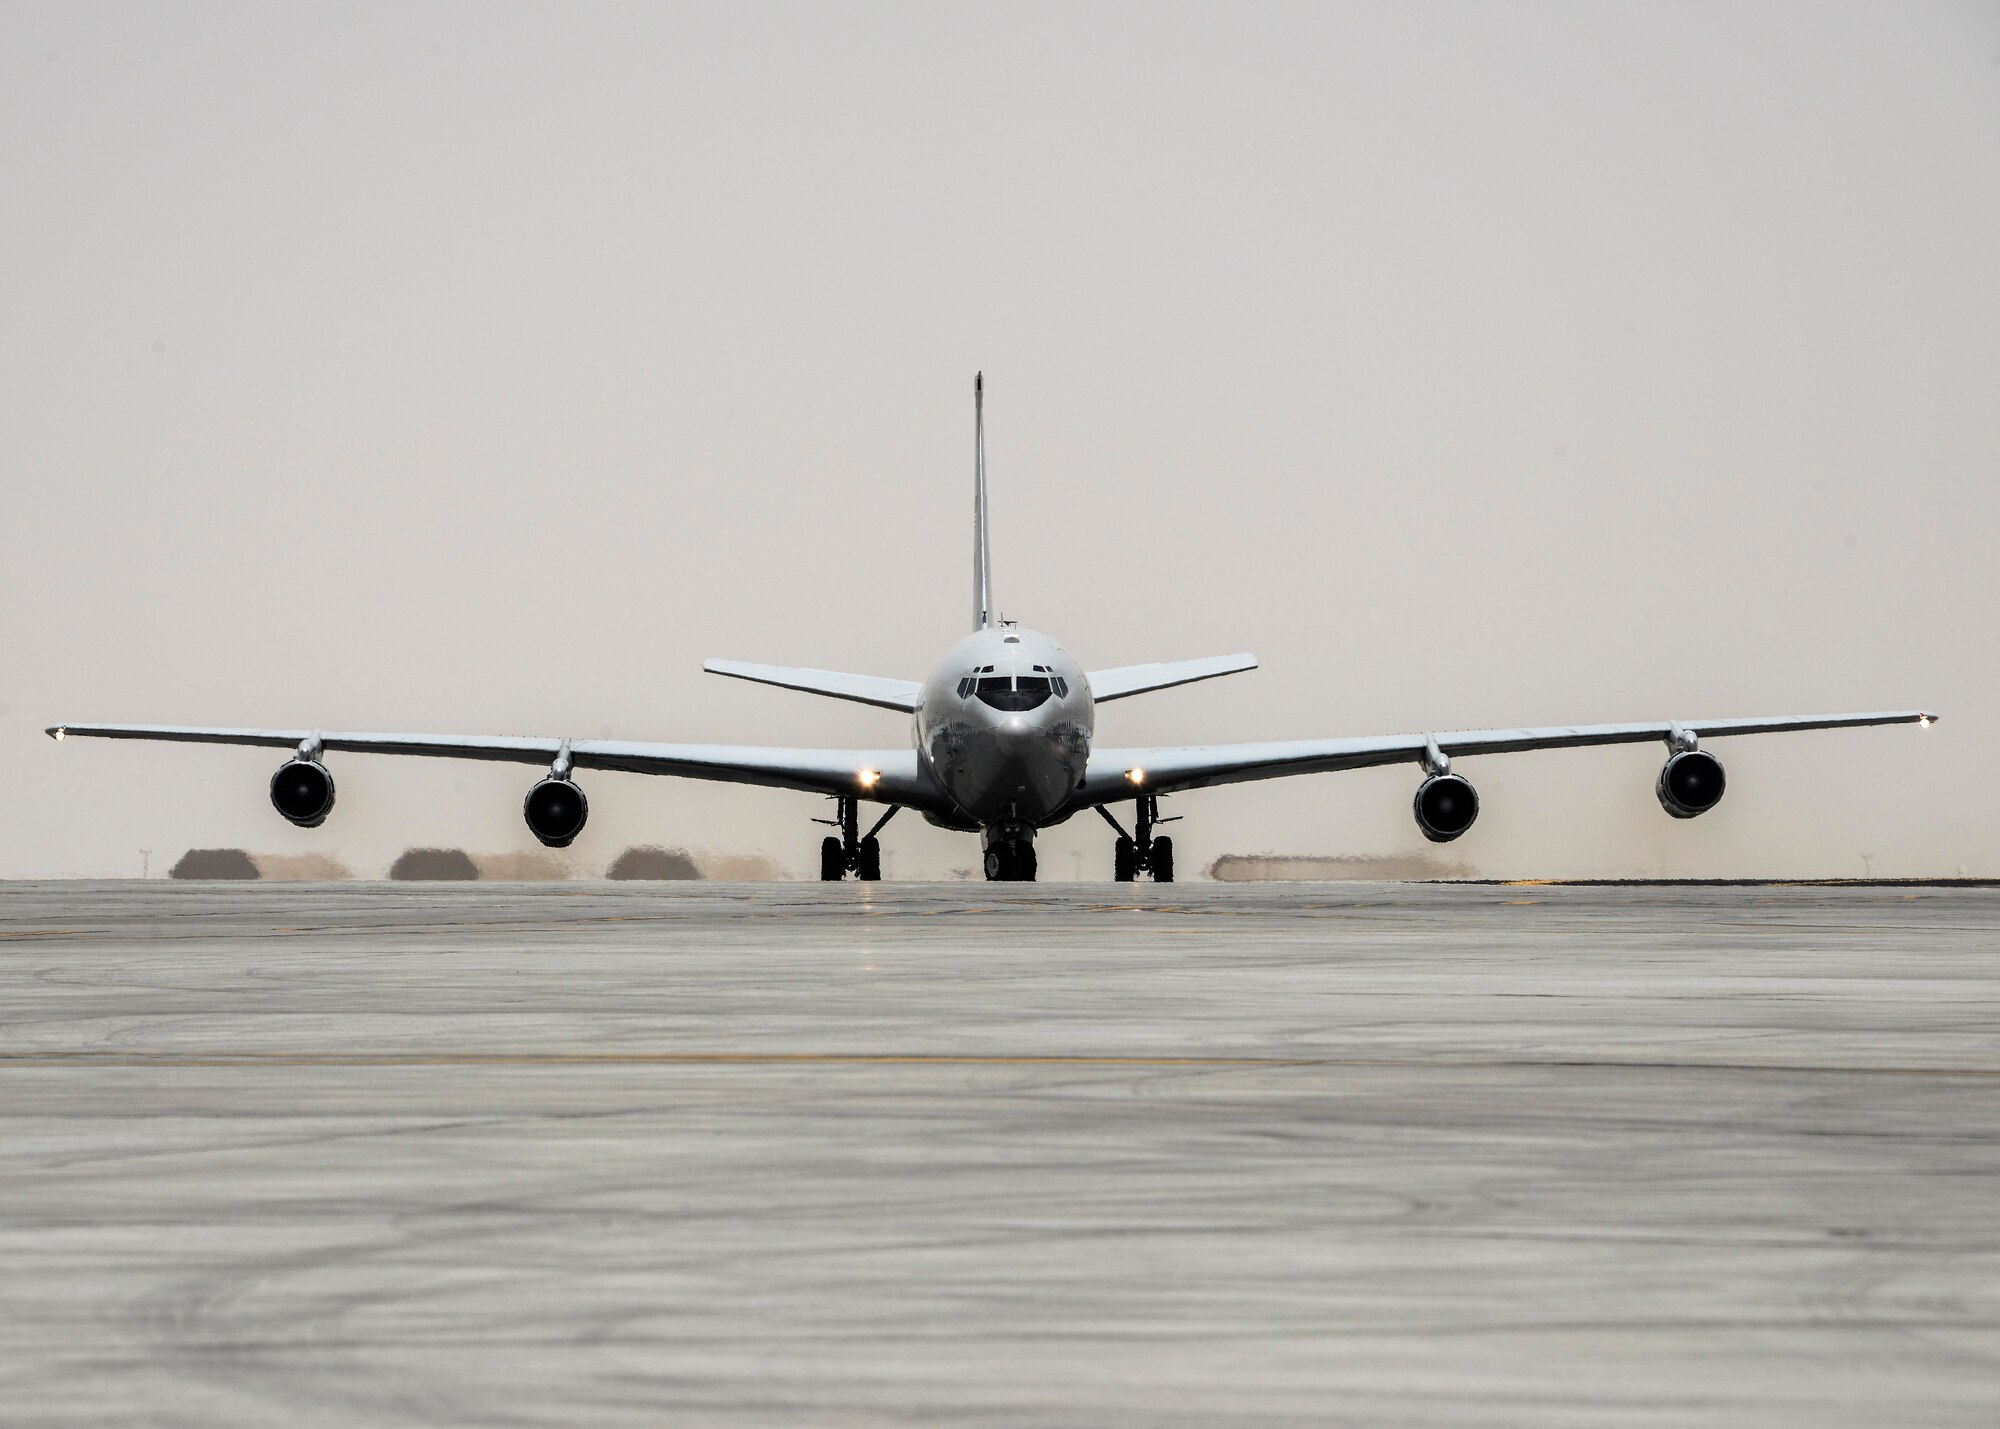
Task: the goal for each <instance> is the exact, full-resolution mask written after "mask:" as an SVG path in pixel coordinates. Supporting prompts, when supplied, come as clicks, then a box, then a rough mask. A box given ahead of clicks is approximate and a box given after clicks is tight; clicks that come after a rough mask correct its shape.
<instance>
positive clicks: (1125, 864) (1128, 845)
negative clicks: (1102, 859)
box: [1111, 834, 1139, 883]
mask: <svg viewBox="0 0 2000 1429" xmlns="http://www.w3.org/2000/svg"><path fill="white" fill-rule="evenodd" d="M1138 866H1139V860H1138V856H1137V854H1136V853H1134V851H1133V848H1132V840H1130V839H1128V838H1126V837H1125V836H1124V835H1123V834H1120V835H1119V836H1118V842H1117V843H1115V844H1113V845H1112V846H1111V877H1112V880H1113V881H1114V882H1117V883H1130V882H1131V881H1132V878H1133V874H1134V872H1135V871H1136V870H1137V868H1138Z"/></svg>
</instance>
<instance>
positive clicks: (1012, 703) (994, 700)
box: [975, 675, 1050, 714]
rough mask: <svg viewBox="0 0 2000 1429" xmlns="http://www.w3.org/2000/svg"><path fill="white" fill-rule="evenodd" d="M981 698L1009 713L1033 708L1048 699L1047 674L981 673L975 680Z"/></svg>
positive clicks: (976, 690) (997, 708)
mask: <svg viewBox="0 0 2000 1429" xmlns="http://www.w3.org/2000/svg"><path fill="white" fill-rule="evenodd" d="M975 692H976V693H977V694H978V696H979V698H980V699H982V700H984V701H985V702H986V703H987V704H989V705H991V706H993V708H994V709H996V710H1004V711H1006V712H1007V713H1009V714H1014V713H1018V712H1019V711H1021V710H1031V709H1033V708H1034V707H1035V706H1036V705H1039V704H1041V703H1042V702H1043V701H1044V700H1046V699H1048V697H1049V694H1050V688H1049V677H1048V676H1047V675H981V676H979V677H978V679H977V681H976V682H975Z"/></svg>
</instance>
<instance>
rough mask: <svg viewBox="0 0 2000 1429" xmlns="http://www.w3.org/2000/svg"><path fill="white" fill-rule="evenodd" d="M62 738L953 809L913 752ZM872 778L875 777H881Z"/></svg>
mask: <svg viewBox="0 0 2000 1429" xmlns="http://www.w3.org/2000/svg"><path fill="white" fill-rule="evenodd" d="M48 732H49V734H50V735H51V736H52V737H53V738H56V739H75V738H88V739H148V740H167V741H178V742H182V743H191V744H247V745H260V746H266V747H269V748H272V749H297V748H298V747H299V746H300V745H301V744H304V743H305V742H306V741H308V740H318V741H319V747H320V749H321V750H323V751H326V752H329V753H336V754H348V753H352V754H416V755H424V756H427V757H429V758H433V759H497V760H502V761H505V762H509V763H514V764H551V763H553V762H554V761H555V759H556V757H557V756H558V755H559V754H560V753H561V752H562V749H563V746H564V744H565V743H567V744H568V746H569V754H570V760H571V763H572V765H573V767H575V768H579V769H616V770H621V771H624V772H626V773H630V774H674V775H679V776H680V777H682V778H685V779H714V780H720V781H722V782H725V783H731V784H762V785H767V786H769V787H771V788H775V789H800V790H803V791H805V792H807V793H811V794H838V795H847V796H851V797H855V798H860V799H867V800H873V801H874V802H877V803H883V804H907V805H909V806H910V807H912V808H915V809H919V810H924V809H936V810H939V811H941V812H948V811H949V810H950V809H951V801H950V800H949V799H948V798H946V796H945V794H944V791H943V790H941V789H939V788H938V787H937V785H936V784H935V783H934V782H932V780H931V778H930V776H929V775H928V774H926V773H925V772H924V771H923V769H922V768H920V767H919V765H918V761H917V754H916V751H915V750H913V749H774V748H765V747H762V746H757V745H741V744H645V743H638V742H632V741H626V740H616V739H574V740H569V741H564V740H561V739H548V738H541V737H535V736H516V735H451V734H349V733H343V732H340V731H336V730H310V729H215V728H207V727H201V726H192V725H161V724H59V725H52V726H51V727H50V728H49V731H48ZM868 776H873V777H872V778H870V777H868Z"/></svg>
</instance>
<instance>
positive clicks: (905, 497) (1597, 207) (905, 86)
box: [0, 0, 2000, 877]
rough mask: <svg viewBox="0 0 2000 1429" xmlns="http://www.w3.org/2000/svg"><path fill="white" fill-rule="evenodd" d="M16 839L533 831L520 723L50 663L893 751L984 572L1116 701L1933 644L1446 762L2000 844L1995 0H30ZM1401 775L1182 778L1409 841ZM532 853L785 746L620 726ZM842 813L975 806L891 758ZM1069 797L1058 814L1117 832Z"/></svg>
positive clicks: (1748, 672) (0, 797) (4, 211)
mask: <svg viewBox="0 0 2000 1429" xmlns="http://www.w3.org/2000/svg"><path fill="white" fill-rule="evenodd" d="M0 41H4V45H0V66H3V67H4V68H0V125H4V133H5V136H6V142H5V143H4V144H0V192H4V193H5V194H6V195H7V199H6V202H5V204H4V205H0V482H4V490H5V492H6V504H5V517H4V521H0V593H4V607H0V608H4V614H5V622H6V624H5V629H6V634H7V656H8V659H7V667H6V671H5V689H4V690H0V873H5V874H7V875H45V874H72V873H75V874H109V873H127V872H130V873H136V872H137V871H138V869H139V866H140V855H139V850H141V849H142V848H143V849H151V850H153V851H154V854H153V869H154V871H155V872H156V873H157V872H158V871H159V870H160V869H161V868H162V867H163V866H164V865H165V863H167V862H170V861H171V860H172V858H174V857H176V856H178V854H179V853H180V851H181V850H183V849H185V848H187V847H189V846H204V845H218V844H225V845H242V846H246V847H249V848H253V849H258V850H269V851H273V852H288V853H300V852H304V851H308V850H317V851H324V852H329V853H333V854H336V855H337V856H339V857H340V858H341V859H343V860H344V861H346V862H347V864H348V865H349V866H350V867H352V868H353V869H354V870H355V871H356V872H359V873H364V874H379V873H380V872H381V871H382V869H384V868H385V867H386V866H387V864H388V863H389V861H390V860H391V859H392V858H393V857H394V855H395V854H396V853H397V852H398V851H399V850H401V849H402V848H403V847H405V846H407V845H410V844H439V845H453V846H462V847H466V848H469V849H473V850H476V851H493V852H503V851H518V850H522V849H532V848H534V847H535V845H534V843H533V841H532V839H531V837H530V835H529V834H528V832H527V830H526V828H525V827H524V826H523V825H522V823H521V820H520V799H521V795H522V794H523V792H525V790H526V788H527V786H528V784H529V783H531V782H532V781H533V778H534V777H535V776H534V773H533V771H531V770H528V769H526V768H518V767H513V766H501V765H485V764H474V765H464V764H442V763H432V762H428V761H416V760H389V759H373V760H371V759H367V758H361V757H355V756H348V757H344V758H338V759H337V760H335V761H334V763H333V768H334V772H335V774H336V776H337V778H338V780H339V785H340V802H339V807H338V808H337V809H336V811H335V813H334V816H333V818H332V819H331V820H330V821H329V822H328V824H327V825H326V826H325V827H324V828H322V829H320V830H317V831H314V832H302V831H297V830H293V829H291V828H290V827H289V826H287V825H285V824H284V823H283V822H282V821H281V820H279V819H278V817H277V816H276V815H275V814H274V813H273V812H272V811H271V809H270V807H269V805H268V804H267V803H266V802H265V783H266V780H267V779H268V777H269V774H270V772H271V769H272V768H274V767H275V765H276V762H277V761H276V760H275V759H274V758H273V757H272V756H271V754H270V753H269V752H267V751H240V750H220V749H187V748H175V747H164V746H152V747H148V746H140V745H110V744H100V743H87V742H73V743H68V744H65V745H62V746H57V745H55V744H53V743H52V742H50V741H48V740H46V739H44V738H43V737H42V736H41V734H40V733H39V730H40V727H41V726H43V725H45V724H48V723H52V722H54V721H56V720H60V719H70V720H119V721H147V722H154V721H158V722H181V723H217V724H231V723H243V724H257V725H272V726H320V727H325V728H349V729H354V728H359V729H385V730H423V731H446V732H461V733H511V732H534V733H545V734H554V735H564V734H567V735H576V736H594V735H600V734H616V735H618V736H621V737H629V738H638V739H662V740H689V741H731V742H769V743H780V744H857V745H875V746H880V745H895V744H901V743H903V742H905V741H906V739H907V729H906V722H905V721H904V720H903V719H902V718H901V717H899V716H896V715H892V714H889V713H886V712H883V711H879V710H871V709H866V708H863V707H859V706H851V705H841V704H836V703H832V702H826V701H818V700H814V699H811V698H808V697H806V696H802V695H797V694H791V693H787V692H784V691H779V690H767V689H759V688H756V687H753V686H748V685H743V684H739V683H735V682H729V681H722V680H718V679H716V678H715V677H713V676H704V675H703V674H701V673H700V664H701V661H702V659H703V658H704V657H707V656H715V655H727V656H734V657H738V658H743V659H752V660H767V661H775V662H783V663H797V664H816V665H826V666H834V667H838V668H848V669H855V670H861V671H868V672H872V673H880V674H889V675H900V676H908V677H912V678H920V677H921V676H922V675H923V674H924V673H925V672H926V670H927V669H928V668H929V666H930V665H931V663H932V662H933V661H934V660H935V659H936V657H937V656H938V655H939V654H940V653H941V652H942V650H943V649H944V647H945V646H946V645H947V644H948V643H949V642H951V641H952V640H954V639H956V638H957V637H958V636H959V635H960V634H962V633H963V630H964V628H965V625H966V622H967V618H968V616H967V605H968V585H969V570H968V550H967V546H968V540H967V525H968V507H969V503H970V490H969V487H970V466H971V403H970V397H971V383H972V374H973V372H974V370H975V369H977V368H982V367H983V368H984V369H985V371H986V373H987V384H988V427H989V436H988V448H989V465H990V471H991V481H992V489H993V507H994V523H995V531H994V538H995V543H996V546H995V553H994V569H995V592H996V596H997V599H998V604H999V605H1000V607H1001V609H1002V610H1003V611H1004V613H1005V614H1007V615H1008V616H1010V617H1015V618H1018V619H1020V620H1022V621H1023V622H1024V623H1027V624H1029V625H1033V626H1035V627H1037V628H1041V629H1046V630H1048V631H1050V632H1051V633H1053V634H1055V635H1057V636H1058V637H1059V638H1060V639H1062V640H1063V641H1064V643H1065V644H1066V645H1067V646H1068V647H1069V649H1070V650H1071V651H1072V652H1073V653H1074V654H1075V655H1076V656H1077V657H1078V658H1079V659H1080V660H1081V661H1082V662H1083V663H1084V664H1085V665H1086V667H1090V666H1108V665H1121V664H1127V663H1132V662H1136V661H1142V660H1154V659H1168V658H1175V657H1181V656H1192V655H1204V654H1211V653H1222V652H1227V651H1232V650H1238V649H1251V650H1254V651H1255V652H1256V653H1257V654H1258V655H1259V656H1260V657H1261V659H1262V660H1263V662H1264V668H1263V669H1262V670H1261V671H1259V672H1256V673H1254V674H1250V675H1245V676H1238V677H1234V678H1232V679H1229V680H1225V681H1218V682H1216V683H1213V684H1210V685H1204V686H1200V687H1197V688H1194V689H1189V690H1185V691H1177V692H1169V693H1163V694H1158V695H1154V696H1150V697H1147V698H1144V699H1139V700H1133V701H1130V702H1127V703H1123V704H1119V705H1115V706H1112V707H1110V708H1108V709H1107V710H1106V711H1105V712H1104V713H1103V715H1102V717H1101V720H1100V725H1099V739H1100V742H1104V743H1135V744H1143V743H1165V742H1180V741H1187V742H1199V741H1217V740H1242V739H1257V738H1295V737H1305V736H1313V735H1334V734H1366V733H1386V732H1393V731H1400V730H1406V729H1423V728H1439V729H1449V728H1465V727H1480V726H1490V725H1503V724H1505V725H1512V724H1550V723H1566V722H1580V721H1599V720H1620V719H1638V718H1666V717H1679V718H1700V717H1707V716H1720V715H1748V714H1767V713H1770V714H1776V713H1809V712H1817V711H1828V710H1870V709H1880V708H1898V707H1908V706H1914V705H1929V706H1931V707H1933V708H1937V709H1940V710H1941V711H1942V712H1943V713H1944V715H1945V717H1946V718H1945V721H1944V723H1942V724H1941V725H1940V726H1938V727H1937V728H1936V729H1934V730H1932V731H1930V732H1928V733H1925V734H1919V733H1918V732H1916V731H1915V730H1913V729H1892V730H1881V731H1872V732H1853V733H1830V734H1813V735H1802V736H1798V737H1795V738H1765V739H1747V740H1736V741H1726V742H1718V743H1716V744H1715V745H1714V748H1715V750H1716V752H1717V753H1718V754H1720V755H1721V756H1722V757H1723V759H1724V761H1725V762H1726V764H1727V765H1728V768H1729V775H1730V793H1729V797H1728V798H1727V799H1726V800H1725V801H1724V803H1723V804H1722V806H1721V807H1720V808H1719V809H1718V810H1717V811H1716V812H1715V813H1713V814H1711V815H1709V816H1707V817H1704V818H1702V819H1699V820H1694V821H1690V822H1685V823H1683V822H1677V821H1674V820H1671V819H1669V818H1667V817H1666V816H1665V815H1664V814H1663V813H1662V812H1661V811H1660V809H1659V807H1658V805H1657V804H1656V803H1655V802H1654V798H1653V792H1652V784H1653V780H1654V777H1655V775H1656V772H1657V769H1658V765H1659V763H1660V759H1661V751H1659V750H1657V749H1653V748H1640V747H1629V748H1622V749H1611V750H1599V751H1576V752H1566V753H1552V754H1541V755H1512V756H1501V757H1493V758H1488V759H1482V760H1468V761H1465V762H1464V763H1463V764H1462V765H1461V768H1462V770H1463V772H1465V773H1467V774H1469V775H1470V776H1471V777H1472V778H1473V779H1474V780H1475V782H1476V783H1477V784H1478V786H1479V788H1480V791H1481V795H1482V815H1481V818H1480V821H1479V823H1478V825H1477V826H1476V828H1475V829H1474V830H1473V832H1472V833H1471V834H1470V835H1469V836H1468V837H1467V838H1466V839H1464V840H1462V841H1461V842H1459V843H1458V844H1456V845H1453V846H1451V848H1450V849H1449V853H1450V855H1451V856H1452V857H1453V858H1455V859H1458V860H1460V861H1463V862H1466V863H1469V864H1471V865H1473V866H1474V867H1475V868H1477V869H1478V870H1479V871H1481V872H1484V873H1489V874H1496V875H1524V876H1531V875H1591V874H1620V873H1651V874H1656V873H1662V872H1665V873H1681V874H1759V873H1773V874H1829V875H1847V874H1860V873H1862V872H1863V871H1864V869H1865V868H1867V867H1870V866H1872V868H1873V870H1874V871H1875V872H1877V873H1919V872H1922V873H1952V872H1955V871H1959V870H1961V869H1963V870H1965V871H1968V872H1973V873H1981V874H2000V836H1996V833H1995V825H1994V811H1995V809H1996V808H2000V773H1996V767H2000V759H1996V757H1995V754H1994V745H1995V743H1996V742H2000V713H1996V697H2000V674H1996V670H1995V663H1996V660H1995V649H1994V647H1995V641H1994V637H1993V628H1992V625H1993V618H1994V614H1995V610H1996V606H2000V573H1996V572H2000V558H1996V557H2000V552H1997V551H1996V546H2000V540H1997V539H1996V538H2000V482H1996V478H2000V262H1996V255H2000V6H1995V5H1992V4H1982V5H1972V4H1931V5H1925V4H1908V3H1894V4H1891V3H1884V4H1874V5H1859V6H1854V5H1837V4H1828V3H1825V0H1812V3H1806V4H1798V5H1746V4H1741V3H1730V4H1723V5H1713V6H1701V5H1685V4H1675V5H1670V6H1658V7H1650V6H1641V5H1598V4H1588V5H1584V4H1579V5H1561V6H1528V5H1490V6H1472V5H1463V6H1461V5H1450V6H1416V5H1387V4H1382V5H1365V6H1339V5H1332V4H1324V3H1315V4H1309V5H1298V6H1287V5H1253V4H1243V3H1230V4H1217V5H1207V6H1174V5H1162V4H1144V5H1130V6H1124V5H1120V6H1108V5H1096V6H1091V5H1078V4H1062V5H1049V6H1030V5H1022V4H1005V5H994V4H981V5H971V4H964V5H945V4H937V3H925V4H915V5H907V6H885V5H859V4H855V5H843V6H828V5H800V6H778V5H751V4H742V3H729V4H721V3H717V4H712V5H703V6H668V5H663V4H658V3H646V4H639V5H631V6H612V5H591V6H574V5H563V6H555V5H550V6H502V5H497V4H490V3H480V4H469V5H424V4H410V3H397V4H393V5H380V6H364V5H353V4H341V5H325V6H320V7H317V8H308V7H304V6H272V5H243V6H221V5H175V6H162V5H130V6H109V5H90V4H79V3H75V0H65V3H61V4H52V5H30V4H22V3H12V4H9V5H7V6H6V7H5V8H4V10H0ZM1416 782H1417V776H1416V773H1415V771H1414V770H1413V769H1408V768H1397V769H1389V770H1377V771H1370V772H1365V773H1358V774H1341V775H1323V776H1318V777H1315V778H1309V779H1299V780H1291V781H1284V782H1279V783H1271V784H1263V785H1248V786H1242V787H1239V788H1234V789H1224V790H1213V791H1208V792H1202V793H1196V794H1190V795H1186V796H1182V797H1180V798H1177V799H1175V800H1173V801H1171V804H1170V807H1169V809H1168V812H1171V813H1178V814H1181V815H1184V816H1185V817H1186V822H1184V823H1182V824H1179V825H1177V826H1175V828H1174V830H1173V832H1174V833H1175V834H1176V835H1177V837H1178V838H1179V840H1180V862H1181V864H1182V866H1183V868H1185V869H1187V870H1189V871H1193V870H1195V869H1198V868H1199V867H1201V866H1202V865H1204V864H1206V863H1207V862H1208V861H1209V860H1210V859H1211V858H1213V857H1214V856H1216V855H1217V854H1221V853H1228V852H1239V853H1240V852H1252V851H1264V850H1270V851H1278V852H1285V853H1301V854H1303V853H1310V854H1354V853H1385V854H1390V853H1399V852H1410V851H1414V850H1419V849H1423V848H1425V845H1424V844H1423V843H1422V840H1421V839H1420V838H1419V836H1418V835H1417V833H1416V830H1415V827H1414V825H1413V824H1412V823H1411V820H1410V812H1409V804H1410V795H1411V792H1412V790H1413V789H1414V787H1415V784H1416ZM586 787H587V788H588V791H589V793H590V796H591V801H592V822H591V825H590V827H589V829H588V830H587V831H586V833H585V835H584V836H583V838H582V839H581V840H579V842H578V844H577V846H576V848H575V849H574V850H573V853H574V855H575V857H576V860H577V863H578V865H579V867H581V868H583V869H584V870H586V871H594V870H597V869H601V868H602V867H603V865H604V864H605V863H607V862H609V860H610V859H611V857H612V856H614V855H615V854H616V853H617V852H618V850H620V849H621V848H623V847H624V846H625V845H626V844H628V843H632V842H658V843H663V844H667V845H680V846H686V847H690V848H695V849H719V850H733V851H741V852H753V851H758V850H762V851H766V852H768V853H771V854H773V855H776V856H778V857H779V858H781V859H782V860H784V861H785V862H786V863H787V864H788V865H789V866H791V867H792V868H794V869H795V870H797V871H799V872H801V873H803V872H805V871H806V870H808V869H809V868H810V867H811V865H812V861H813V853H814V850H815V848H816V843H817V839H818V837H819V835H820V833H821V832H822V830H820V829H818V828H816V827H815V826H813V825H812V824H810V823H808V822H807V820H808V818H809V817H811V816H813V815H816V814H821V813H823V812H825V810H826V807H827V806H825V805H824V804H823V803H822V802H821V801H818V800H815V799H813V798H811V797H810V796H807V795H802V794H786V793H782V792H773V791H760V790H738V789H731V788H729V787H727V786H717V785H705V784H695V783H689V782H684V781H677V780H665V779H644V778H639V777H635V776H627V775H605V774H599V775H597V776H595V777H593V778H590V779H588V780H587V781H586ZM886 844H887V856H886V862H887V865H888V868H889V872H890V874H891V876H895V875H897V874H902V875H904V876H911V875H924V874H941V873H943V872H945V871H947V870H950V869H952V868H960V867H967V866H970V865H971V864H972V862H973V861H974V856H975V851H976V841H975V840H973V839H972V838H970V837H967V836H960V835H947V834H943V833H940V832H938V831H936V830H932V829H930V828H928V827H927V826H926V825H924V824H923V823H922V822H921V821H920V820H918V819H916V818H915V817H912V816H906V817H905V818H904V819H901V820H899V821H898V822H897V823H896V824H895V825H893V826H892V828H891V830H890V832H889V834H888V836H887V838H886ZM1109 865H1110V849H1109V835H1108V832H1107V831H1106V830H1105V829H1104V828H1103V826H1102V824H1101V823H1099V822H1098V821H1097V820H1096V819H1094V818H1089V819H1078V820H1075V821H1072V822H1071V823H1070V824H1068V825H1066V826H1064V827H1062V828H1060V829H1057V830H1053V831H1050V832H1049V833H1048V834H1046V835H1044V839H1043V853H1042V867H1043V870H1044V874H1045V876H1050V875H1053V876H1057V877H1068V876H1072V875H1073V874H1074V873H1075V872H1076V871H1077V870H1078V869H1081V870H1082V871H1084V872H1086V873H1090V874H1093V875H1095V876H1104V875H1105V874H1106V873H1108V870H1109Z"/></svg>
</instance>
